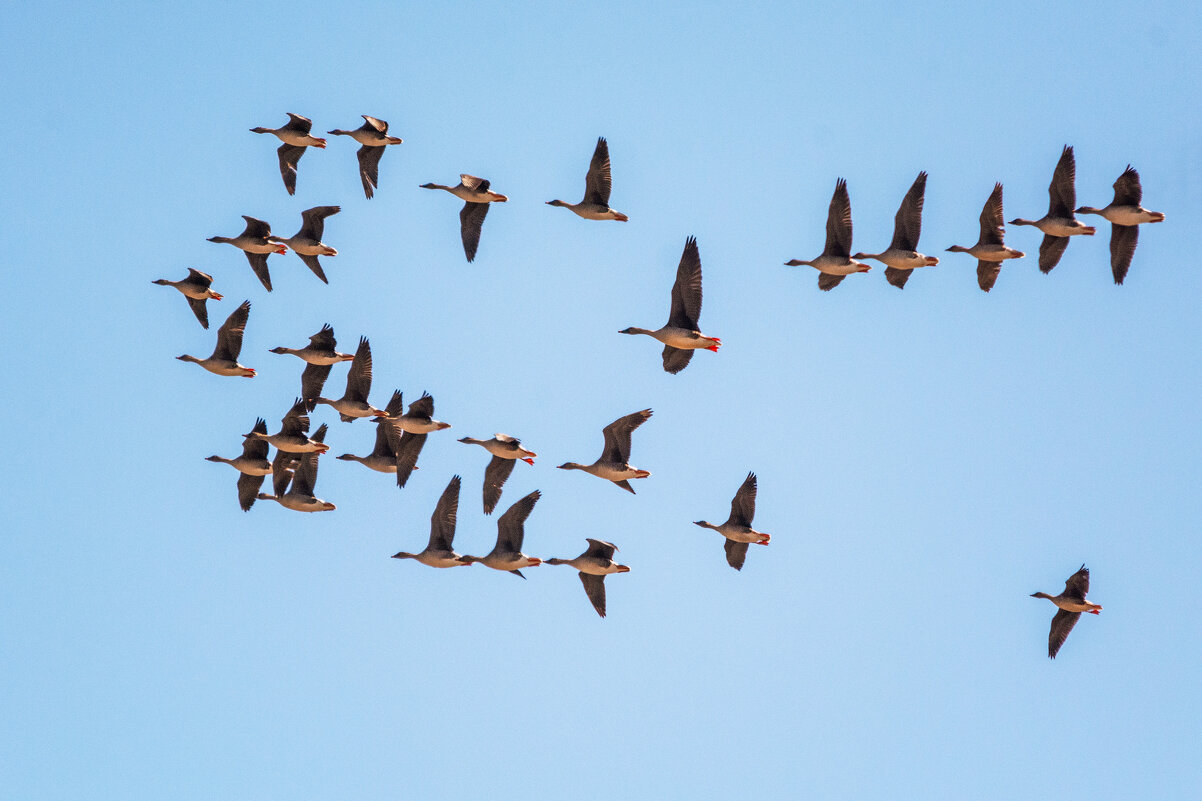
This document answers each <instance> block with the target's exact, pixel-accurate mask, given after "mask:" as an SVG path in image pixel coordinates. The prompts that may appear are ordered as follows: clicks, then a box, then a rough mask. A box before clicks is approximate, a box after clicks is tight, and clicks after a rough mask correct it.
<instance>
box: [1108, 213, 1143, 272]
mask: <svg viewBox="0 0 1202 801" xmlns="http://www.w3.org/2000/svg"><path fill="white" fill-rule="evenodd" d="M1138 244H1139V226H1138V225H1111V226H1110V272H1111V274H1113V275H1114V282H1115V283H1116V284H1121V283H1123V281H1124V280H1125V279H1126V278H1127V270H1129V269H1130V268H1131V260H1132V259H1134V258H1135V246H1136V245H1138Z"/></svg>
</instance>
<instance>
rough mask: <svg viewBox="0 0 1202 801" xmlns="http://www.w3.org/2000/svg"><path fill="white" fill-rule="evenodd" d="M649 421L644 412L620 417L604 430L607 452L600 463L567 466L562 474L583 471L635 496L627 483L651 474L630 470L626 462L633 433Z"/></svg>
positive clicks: (604, 451)
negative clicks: (569, 471)
mask: <svg viewBox="0 0 1202 801" xmlns="http://www.w3.org/2000/svg"><path fill="white" fill-rule="evenodd" d="M650 418H651V410H650V409H643V411H641V412H635V413H633V414H628V415H626V416H625V417H619V418H618V419H617V420H614V421H613V422H612V423H610V424H609V425H607V426H606V427H605V428H604V429H603V430H602V432H601V433H602V434H603V435H604V436H605V448H604V449H603V450H602V451H601V456H600V457H599V458H598V459H597V461H595V462H593V463H592V464H577V463H576V462H565V463H564V464H561V465H560V466H559V468H560V469H561V470H583V471H584V472H586V473H591V474H593V475H594V476H597V477H598V478H604V479H605V480H607V481H612V482H613V483H615V484H617V485H618V486H619V487H621V488H622V489H624V490H626V491H627V492H629V493H630V494H631V495H634V494H635V492H634V487H632V486H630V482H629V481H628V480H627V479H631V478H647V477H648V476H649V475H651V473H650V472H648V471H646V470H640V469H639V468H637V467H631V466H630V465H629V464H628V463H627V460H629V459H630V435H631V432H633V431H634V430H635V429H636V428H638V427H639V426H641V425H642V424H643V423H645V422H647V421H648V420H649V419H650Z"/></svg>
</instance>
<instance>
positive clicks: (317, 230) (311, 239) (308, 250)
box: [280, 206, 342, 284]
mask: <svg viewBox="0 0 1202 801" xmlns="http://www.w3.org/2000/svg"><path fill="white" fill-rule="evenodd" d="M340 211H342V207H341V206H314V207H313V208H311V209H306V210H305V211H302V212H301V229H300V230H299V231H297V232H296V236H294V237H292V238H291V239H284V238H283V237H280V241H281V242H283V243H284V244H285V245H287V246H288V247H290V248H292V252H293V253H295V254H296V255H298V256H300V260H301V261H303V262H304V263H305V265H306V266H307V267H308V268H309V269H310V270H312V271H313V274H314V275H316V276H317V277H318V278H320V279H321V282H322V283H323V284H328V283H330V282H329V280H327V279H326V273H325V270H323V269H321V262H320V261H318V260H317V257H318V256H337V255H338V251H337V250H335V249H334V248H332V247H330V246H329V245H327V244H325V243H324V242H322V241H321V235H322V233H323V232H324V231H325V227H326V217H329V216H331V215H334V214H337V213H338V212H340Z"/></svg>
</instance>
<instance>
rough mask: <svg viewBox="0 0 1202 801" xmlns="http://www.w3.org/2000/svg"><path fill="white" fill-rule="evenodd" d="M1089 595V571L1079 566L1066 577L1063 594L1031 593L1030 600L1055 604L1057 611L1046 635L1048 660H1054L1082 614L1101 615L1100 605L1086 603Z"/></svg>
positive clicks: (1083, 566)
mask: <svg viewBox="0 0 1202 801" xmlns="http://www.w3.org/2000/svg"><path fill="white" fill-rule="evenodd" d="M1086 595H1089V569H1088V568H1087V567H1085V565H1081V569H1080V570H1078V571H1077V572H1076V573H1074V574H1072V575H1071V576H1069V577H1068V581H1066V582H1064V592H1062V593H1060V594H1059V595H1048V594H1047V593H1046V592H1033V593H1031V597H1032V598H1046V599H1048V600H1049V601H1051V602H1052V603H1054V604H1056V606H1057V607H1058V609H1057V610H1056V614H1055V615H1053V616H1052V630H1051V631H1050V632H1049V633H1048V658H1049V659H1055V658H1056V654H1057V653H1059V652H1060V646H1062V645H1064V641H1065V640H1066V639H1068V633H1069V632H1070V631H1072V630H1073V626H1075V625H1077V620H1079V619H1080V617H1081V613H1082V612H1089V613H1090V614H1091V615H1099V614H1101V613H1102V605H1101V604H1095V603H1093V602H1091V601H1087V600H1086V599H1085V596H1086Z"/></svg>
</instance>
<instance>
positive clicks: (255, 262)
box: [209, 214, 288, 292]
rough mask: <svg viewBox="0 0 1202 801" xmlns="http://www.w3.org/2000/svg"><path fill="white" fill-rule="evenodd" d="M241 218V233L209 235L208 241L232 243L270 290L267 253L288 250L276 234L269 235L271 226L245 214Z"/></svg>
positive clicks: (285, 251)
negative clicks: (235, 234) (242, 227)
mask: <svg viewBox="0 0 1202 801" xmlns="http://www.w3.org/2000/svg"><path fill="white" fill-rule="evenodd" d="M242 219H244V220H246V228H245V229H243V231H242V233H240V234H238V235H237V236H235V237H228V236H211V237H209V241H210V242H218V243H221V244H225V245H233V246H234V247H236V248H238V249H239V250H241V251H242V252H243V253H245V254H246V260H247V261H248V262H250V268H251V269H252V270H254V271H255V275H256V276H258V278H259V282H260V283H261V284H263V287H264V288H265V289H266V290H267V291H268V292H270V291H271V272H270V271H269V270H268V269H267V255H268V254H269V253H287V252H288V250H287V248H285V247H284V246H283V245H282V244H281V243H280V238H279V237H278V236H272V235H271V226H270V225H268V224H267V223H265V222H264V221H263V220H256V219H255V218H254V217H247V216H246V215H245V214H243V215H242Z"/></svg>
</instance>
